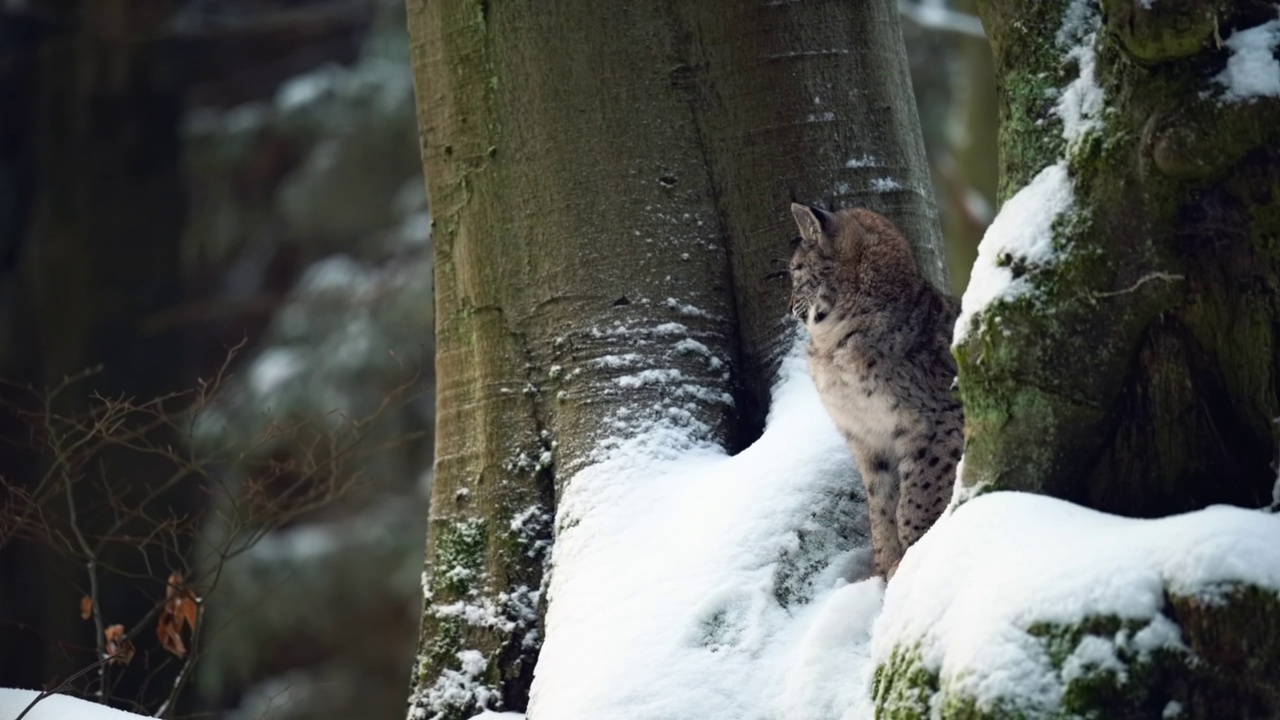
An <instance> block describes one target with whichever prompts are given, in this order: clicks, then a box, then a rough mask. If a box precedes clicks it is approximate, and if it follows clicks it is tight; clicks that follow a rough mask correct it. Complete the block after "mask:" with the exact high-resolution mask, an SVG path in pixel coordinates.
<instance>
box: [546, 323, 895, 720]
mask: <svg viewBox="0 0 1280 720" xmlns="http://www.w3.org/2000/svg"><path fill="white" fill-rule="evenodd" d="M797 349H798V348H797ZM782 377H783V378H784V379H783V381H782V382H781V383H780V385H779V386H778V387H777V388H776V389H775V393H774V402H773V405H772V409H771V413H770V418H769V421H768V423H767V427H766V430H765V432H764V435H763V436H762V437H761V438H760V439H759V440H758V441H757V442H756V443H755V444H753V445H752V446H751V447H749V448H747V449H746V450H744V451H743V452H741V453H739V454H738V455H736V456H733V457H729V456H727V455H726V454H725V453H724V452H723V451H720V450H718V449H715V448H709V447H706V446H701V447H699V446H697V445H695V444H688V443H682V442H674V444H673V447H674V448H675V450H676V452H662V451H661V449H660V448H659V449H656V450H655V449H654V448H650V447H648V445H649V444H652V442H653V441H654V437H652V436H650V437H637V438H635V439H634V440H633V441H623V442H622V443H621V444H619V445H616V446H614V449H613V450H612V452H611V455H610V456H608V457H605V458H602V459H601V460H600V461H598V462H596V463H595V464H593V465H591V466H589V467H586V468H584V469H582V470H581V471H580V472H578V473H577V474H576V475H575V476H574V477H573V478H572V479H571V480H570V482H569V483H568V485H567V488H566V491H565V497H564V498H563V501H562V502H561V503H560V507H559V511H558V517H557V527H558V528H559V534H558V537H557V541H556V548H555V553H554V557H553V561H552V562H553V566H552V571H551V581H550V587H549V590H548V593H549V603H548V606H547V617H546V625H547V632H546V642H545V644H544V645H543V648H542V652H541V655H540V657H539V660H538V665H537V669H536V671H535V676H534V684H533V690H532V697H531V702H530V709H529V715H530V717H538V718H619V719H623V718H625V719H626V720H647V719H653V720H658V719H665V718H673V717H688V718H699V720H749V719H756V718H781V717H786V718H788V720H839V719H840V718H849V719H850V720H852V719H853V718H858V717H869V716H870V715H869V713H870V706H869V702H868V698H869V694H870V693H869V684H868V683H869V662H868V661H869V659H870V652H869V646H868V643H869V637H870V634H869V630H870V625H871V622H872V619H873V618H874V616H875V614H876V612H878V610H879V606H880V598H881V593H882V590H881V584H880V581H879V580H878V579H873V580H868V581H865V582H862V583H858V584H854V585H850V584H848V579H850V578H859V577H865V576H866V575H867V574H868V573H869V570H870V562H869V560H870V552H869V547H868V546H869V541H868V540H867V539H866V517H865V506H864V503H863V499H862V490H861V482H860V481H859V480H858V479H857V475H856V472H855V470H854V467H853V462H852V459H851V457H850V455H849V451H848V450H847V449H846V448H845V445H844V443H843V441H842V440H841V438H840V436H839V433H838V432H837V431H836V430H835V427H834V426H833V425H832V423H831V421H830V419H829V417H828V416H827V413H826V412H825V411H824V410H823V408H822V406H821V403H820V402H819V400H818V396H817V391H816V390H815V389H814V387H813V384H812V381H811V380H810V379H809V376H808V372H807V369H806V366H805V360H804V357H803V355H802V354H801V353H800V352H798V351H797V352H795V353H793V354H792V355H791V356H790V357H789V358H788V359H787V360H786V361H785V363H784V367H783V370H782ZM650 435H652V434H650ZM645 458H648V459H647V460H646V459H645ZM832 657H838V658H839V662H831V659H832ZM855 705H856V706H857V707H858V708H860V709H859V710H851V709H850V707H852V706H855ZM847 713H852V714H847Z"/></svg>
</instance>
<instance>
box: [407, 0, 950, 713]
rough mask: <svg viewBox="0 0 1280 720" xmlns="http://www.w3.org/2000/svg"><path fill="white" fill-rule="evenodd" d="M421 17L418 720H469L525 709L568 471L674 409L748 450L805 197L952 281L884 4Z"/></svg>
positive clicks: (890, 10)
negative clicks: (429, 449)
mask: <svg viewBox="0 0 1280 720" xmlns="http://www.w3.org/2000/svg"><path fill="white" fill-rule="evenodd" d="M408 11H409V27H410V35H411V41H412V49H413V55H414V66H415V71H414V72H415V83H416V88H417V93H418V105H419V123H420V127H421V129H422V139H423V145H422V156H423V163H424V166H425V168H426V174H427V180H428V190H429V194H430V198H431V207H432V215H433V218H434V225H433V227H434V230H433V233H434V243H435V248H436V302H437V305H436V307H437V311H436V312H437V323H436V328H437V340H436V342H437V360H436V366H437V367H436V371H437V382H438V395H437V397H438V416H437V417H438V419H437V423H438V424H437V443H436V452H437V459H436V466H435V485H434V489H433V494H432V509H431V518H430V529H429V534H428V542H427V571H426V573H425V574H424V584H425V588H424V589H425V591H426V593H427V602H426V605H425V608H424V614H423V625H422V632H421V636H420V642H419V647H420V659H419V663H418V666H417V668H416V669H415V672H414V676H413V679H412V690H413V695H412V698H411V709H410V714H411V716H415V717H424V718H442V719H443V718H448V719H453V718H463V717H469V716H470V713H471V712H472V711H473V710H475V709H476V708H478V707H491V708H507V709H517V710H519V709H524V708H525V706H526V704H527V701H528V700H527V695H528V690H529V684H530V680H531V675H532V671H533V665H534V661H535V659H536V657H537V651H538V647H539V645H540V640H539V627H538V626H539V623H540V619H539V618H540V617H541V614H542V604H541V592H542V589H543V588H544V587H545V584H544V580H545V573H546V561H547V555H548V550H549V547H550V541H551V539H552V538H551V534H552V527H551V525H552V522H551V520H552V517H553V516H554V512H555V503H556V499H557V498H558V497H560V495H561V493H562V492H563V490H564V488H565V487H566V483H568V482H571V480H572V477H573V475H574V473H575V472H576V471H577V470H579V469H581V468H583V467H584V466H586V465H588V464H589V463H591V462H593V461H595V460H597V459H600V457H601V453H602V452H604V451H605V447H606V445H607V443H609V442H614V441H625V440H626V439H627V438H628V437H634V436H637V435H639V434H641V433H644V432H645V431H646V430H647V429H650V428H652V427H653V426H654V425H655V424H657V423H662V422H671V421H672V417H676V418H677V420H676V422H679V423H680V424H681V425H682V430H683V431H684V432H685V433H686V434H687V435H688V436H689V437H690V438H691V439H692V440H694V441H699V442H711V443H716V444H719V445H720V446H722V447H725V448H726V449H728V450H733V449H736V448H737V447H740V446H742V445H744V444H745V443H747V442H750V440H752V439H753V438H754V435H755V434H757V433H758V431H759V428H760V426H761V424H762V422H763V415H764V409H765V407H766V405H767V396H768V389H769V387H770V385H771V383H772V381H773V379H774V378H773V375H774V371H775V369H776V366H777V362H778V360H779V359H780V356H781V354H782V352H783V351H785V350H786V348H787V347H788V346H789V342H790V338H791V334H790V332H789V326H788V325H787V324H786V323H785V322H784V321H783V318H784V316H785V304H786V296H787V290H788V288H787V285H786V282H785V280H781V279H770V278H771V276H772V275H776V274H780V273H778V272H777V271H780V270H783V269H784V268H785V266H784V265H783V264H782V263H783V261H784V258H785V257H786V255H787V253H788V252H789V243H788V241H789V238H790V236H791V235H792V234H793V230H792V227H791V221H790V219H789V218H788V213H787V207H788V202H789V200H790V199H791V196H792V195H795V196H796V197H798V198H829V199H832V200H837V201H838V202H839V203H840V204H842V205H846V204H847V205H869V206H872V207H875V208H876V209H879V210H881V211H883V212H885V213H887V214H889V215H890V216H891V217H893V218H894V219H895V220H897V221H898V222H899V223H900V225H902V226H903V227H904V228H906V229H907V230H908V232H909V234H910V236H911V237H912V239H913V242H914V243H915V245H916V247H917V252H918V254H919V256H920V259H921V260H922V264H923V265H924V266H925V267H926V270H927V272H928V273H929V274H930V277H931V279H933V280H934V281H935V282H937V283H938V284H939V285H940V286H942V285H945V282H946V279H945V271H944V269H943V266H942V263H941V259H940V258H941V252H940V242H939V231H938V227H937V221H936V213H935V210H934V208H933V206H932V201H931V199H930V196H929V192H928V187H929V186H928V175H927V167H926V166H925V164H924V157H923V148H922V145H921V143H920V139H919V131H918V122H917V121H916V118H915V110H914V105H913V104H912V103H911V100H910V89H909V88H910V85H909V80H908V78H907V76H906V62H905V54H904V51H903V48H902V41H901V34H900V30H899V27H898V25H897V11H896V6H895V5H894V4H893V3H891V2H887V1H877V2H867V3H845V2H839V1H838V0H829V1H828V2H820V3H814V4H797V3H762V4H757V5H753V6H750V7H747V6H739V5H735V4H731V3H725V2H711V3H706V2H694V1H693V0H690V1H689V2H675V3H665V4H645V3H641V4H639V5H635V4H607V3H598V2H585V1H580V0H572V1H570V2H562V3H554V4H551V5H548V4H546V3H541V2H534V1H533V0H490V1H480V0H445V1H434V2H427V1H426V0H411V1H410V2H409V5H408ZM854 159H857V162H851V161H852V160H854ZM864 160H865V162H864ZM882 178H888V179H889V180H891V181H892V182H891V183H876V182H875V181H876V180H880V179H882ZM890 185H892V186H893V187H889V188H888V189H887V190H886V187H888V186H890ZM686 341H687V342H686ZM673 393H675V396H676V397H683V398H684V399H683V400H680V401H679V403H678V406H672V405H670V404H664V402H665V399H669V398H670V397H672V395H673ZM672 409H674V410H676V413H675V414H674V416H673V415H672V414H671V413H670V412H668V411H669V410H672Z"/></svg>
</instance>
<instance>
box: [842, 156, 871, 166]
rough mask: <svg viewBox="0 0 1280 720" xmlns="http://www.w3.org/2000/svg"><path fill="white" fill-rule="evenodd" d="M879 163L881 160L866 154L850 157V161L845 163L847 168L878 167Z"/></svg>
mask: <svg viewBox="0 0 1280 720" xmlns="http://www.w3.org/2000/svg"><path fill="white" fill-rule="evenodd" d="M879 165H880V161H879V160H877V159H876V158H874V157H872V156H870V155H866V154H864V155H862V156H861V157H856V158H849V161H848V162H846V163H845V164H844V166H845V167H847V168H864V167H877V166H879Z"/></svg>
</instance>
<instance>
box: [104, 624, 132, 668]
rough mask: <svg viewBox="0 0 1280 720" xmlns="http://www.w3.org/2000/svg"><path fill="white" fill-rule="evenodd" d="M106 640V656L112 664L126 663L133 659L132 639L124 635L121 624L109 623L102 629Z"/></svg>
mask: <svg viewBox="0 0 1280 720" xmlns="http://www.w3.org/2000/svg"><path fill="white" fill-rule="evenodd" d="M102 635H103V637H104V639H105V640H106V641H107V642H106V647H105V648H104V649H105V650H106V651H107V657H108V658H110V660H108V662H109V663H111V664H113V665H128V664H129V661H131V660H133V653H134V649H133V641H131V640H129V639H128V638H126V637H125V633H124V626H123V625H111V626H110V627H108V628H107V629H105V630H103V631H102Z"/></svg>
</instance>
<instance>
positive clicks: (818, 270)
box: [791, 203, 964, 578]
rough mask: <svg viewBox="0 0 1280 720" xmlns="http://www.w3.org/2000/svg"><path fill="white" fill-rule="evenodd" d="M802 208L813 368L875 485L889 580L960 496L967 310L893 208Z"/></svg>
mask: <svg viewBox="0 0 1280 720" xmlns="http://www.w3.org/2000/svg"><path fill="white" fill-rule="evenodd" d="M791 213H792V214H793V215H794V216H795V220H796V225H798V226H799V228H800V244H799V246H797V247H796V250H795V254H794V255H793V256H792V258H791V312H792V314H793V315H795V316H796V317H797V318H798V319H800V320H801V321H802V322H804V324H805V325H806V326H807V327H808V329H809V347H808V353H809V372H810V374H811V375H812V376H813V381H814V383H815V384H816V385H817V386H818V394H819V396H820V397H821V398H822V404H823V405H824V406H825V407H826V408H827V412H828V413H830V414H831V417H832V419H834V420H835V423H836V426H837V427H838V428H839V429H840V432H841V433H842V434H843V435H844V437H845V440H846V441H847V442H848V444H849V449H850V450H851V451H852V452H853V458H854V461H855V462H856V463H857V466H858V471H859V473H861V475H862V481H863V483H864V484H865V485H866V488H867V503H868V506H869V509H870V511H871V542H872V547H873V550H874V555H875V566H876V571H877V572H879V573H881V574H883V575H884V576H885V577H886V578H888V577H890V576H892V575H893V573H894V571H895V570H897V568H898V563H899V561H901V560H902V555H903V553H905V552H906V549H907V548H908V547H910V546H911V544H912V543H914V542H915V541H916V540H919V539H920V536H922V535H924V533H925V531H926V530H928V529H929V527H930V526H931V525H932V524H933V522H934V521H935V520H937V519H938V515H940V514H941V513H942V510H943V509H944V508H945V507H946V504H947V502H948V500H949V499H950V497H951V489H952V486H953V484H954V480H955V469H956V462H957V461H958V460H959V459H960V453H961V451H962V449H963V445H964V438H963V430H964V415H963V413H962V410H961V407H960V403H959V401H957V400H956V398H955V396H954V394H953V393H952V390H951V385H952V382H953V381H954V378H955V375H956V363H955V360H954V359H953V358H952V357H951V350H950V341H951V332H952V327H953V326H954V325H955V321H956V314H957V312H958V308H957V307H956V302H955V300H954V299H952V298H950V297H947V296H946V295H944V294H942V293H940V292H938V291H937V290H936V289H934V287H933V286H932V285H930V284H929V282H928V281H927V280H925V278H924V276H923V275H922V274H921V273H920V270H919V268H917V267H916V263H915V260H914V258H912V256H911V248H910V246H908V245H907V240H906V238H904V237H903V236H902V234H901V233H900V232H898V229H897V228H895V227H894V226H893V223H891V222H889V220H888V219H887V218H885V217H884V216H882V215H878V214H876V213H874V212H871V211H870V210H841V211H839V212H834V213H832V212H827V211H824V210H820V209H817V208H811V207H808V206H805V205H801V204H799V203H792V205H791Z"/></svg>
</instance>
